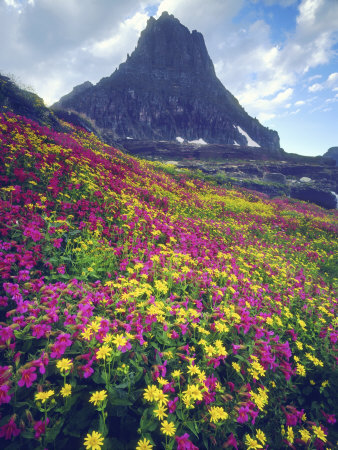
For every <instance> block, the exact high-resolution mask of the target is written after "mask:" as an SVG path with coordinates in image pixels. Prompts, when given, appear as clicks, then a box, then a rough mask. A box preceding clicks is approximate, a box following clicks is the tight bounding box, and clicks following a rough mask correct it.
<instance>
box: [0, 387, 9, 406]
mask: <svg viewBox="0 0 338 450" xmlns="http://www.w3.org/2000/svg"><path fill="white" fill-rule="evenodd" d="M9 390H10V387H9V386H8V384H3V385H2V386H0V405H1V404H2V403H9V402H10V401H11V398H12V397H11V395H10V394H9V393H8V392H9Z"/></svg>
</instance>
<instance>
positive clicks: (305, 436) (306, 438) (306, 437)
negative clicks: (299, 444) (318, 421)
mask: <svg viewBox="0 0 338 450" xmlns="http://www.w3.org/2000/svg"><path fill="white" fill-rule="evenodd" d="M299 433H300V437H301V439H302V441H304V442H308V441H309V440H310V439H311V434H310V433H309V432H308V430H306V429H305V428H304V429H302V430H299Z"/></svg>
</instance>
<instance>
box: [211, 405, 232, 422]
mask: <svg viewBox="0 0 338 450" xmlns="http://www.w3.org/2000/svg"><path fill="white" fill-rule="evenodd" d="M209 412H210V416H211V418H210V422H213V423H217V422H218V421H219V420H226V419H227V418H228V417H229V416H228V413H227V412H225V411H224V409H223V408H222V407H220V406H212V407H211V408H210V409H209Z"/></svg>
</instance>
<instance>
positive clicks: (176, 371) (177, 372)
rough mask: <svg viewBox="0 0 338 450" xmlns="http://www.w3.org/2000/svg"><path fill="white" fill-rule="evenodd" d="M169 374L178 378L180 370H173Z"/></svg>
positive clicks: (180, 373)
mask: <svg viewBox="0 0 338 450" xmlns="http://www.w3.org/2000/svg"><path fill="white" fill-rule="evenodd" d="M171 375H172V377H173V378H180V376H181V375H182V372H181V371H180V370H174V371H173V373H172V374H171Z"/></svg>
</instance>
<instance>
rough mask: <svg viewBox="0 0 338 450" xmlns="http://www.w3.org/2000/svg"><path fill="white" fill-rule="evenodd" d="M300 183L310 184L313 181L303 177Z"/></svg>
mask: <svg viewBox="0 0 338 450" xmlns="http://www.w3.org/2000/svg"><path fill="white" fill-rule="evenodd" d="M299 181H300V182H301V183H310V181H312V180H311V178H309V177H302V178H301V179H300V180H299Z"/></svg>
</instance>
